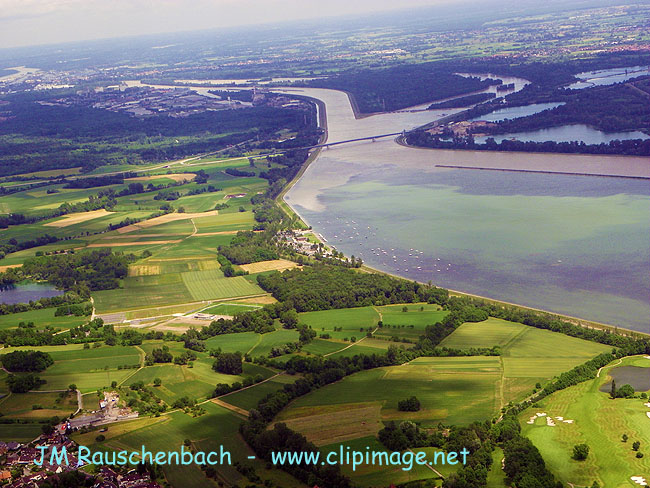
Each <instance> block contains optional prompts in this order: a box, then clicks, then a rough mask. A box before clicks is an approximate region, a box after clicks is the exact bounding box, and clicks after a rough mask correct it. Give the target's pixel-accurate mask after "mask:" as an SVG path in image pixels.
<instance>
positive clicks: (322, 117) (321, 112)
mask: <svg viewBox="0 0 650 488" xmlns="http://www.w3.org/2000/svg"><path fill="white" fill-rule="evenodd" d="M346 94H347V93H346ZM305 98H308V99H310V100H312V101H313V102H314V103H316V104H317V105H318V118H319V124H320V127H321V128H322V129H323V131H324V132H323V135H322V136H321V140H320V142H319V143H323V142H325V141H327V137H328V128H327V107H326V105H325V102H323V101H322V100H319V99H317V98H313V97H305ZM348 98H349V94H348ZM351 105H352V109H353V111H354V105H353V104H351ZM355 116H356V114H355ZM401 139H402V136H398V137H397V138H396V139H395V142H396V143H397V144H400V145H402V146H404V147H408V148H414V149H431V150H434V149H433V148H418V147H416V146H410V145H408V144H406V143H404V142H403V141H402V140H401ZM320 151H321V148H319V149H317V150H316V151H314V152H313V153H312V154H310V155H309V158H307V161H305V163H303V165H302V167H301V169H300V171H299V172H298V173H297V174H296V176H295V177H294V178H293V179H292V180H291V181H290V182H288V183H287V185H286V186H285V188H284V189H283V190H282V191H281V192H280V194H279V195H278V196H277V197H276V199H275V200H276V202H278V204H279V205H280V207H281V208H282V210H283V211H285V213H287V214H288V215H289V217H291V214H293V215H295V216H296V217H298V219H299V220H300V222H301V223H303V224H304V225H305V226H306V227H311V225H310V224H309V222H308V221H307V219H305V218H304V217H303V216H302V215H301V214H300V212H298V210H296V209H295V208H294V207H293V206H292V205H291V204H290V203H289V202H287V201H286V200H285V199H284V197H285V196H286V194H287V193H288V192H289V190H291V188H292V187H293V186H294V185H295V184H296V183H297V182H298V181H299V180H300V178H302V176H303V174H304V173H305V171H306V170H307V168H308V167H309V166H310V165H311V164H312V163H313V162H314V161H315V160H316V159H317V158H318V156H319V155H320ZM491 152H502V151H491ZM512 152H513V153H514V151H512ZM520 154H529V153H526V152H520ZM586 156H595V155H586ZM438 166H440V165H438ZM443 167H444V166H443ZM463 169H465V168H463ZM466 169H486V170H490V169H493V170H496V171H526V172H542V171H528V170H516V169H515V170H509V169H501V168H476V167H471V166H469V167H467V168H466ZM546 173H551V174H563V173H558V172H552V171H547V172H546ZM564 174H566V173H564ZM584 176H602V177H614V178H616V177H623V178H639V179H646V177H635V176H616V175H611V176H610V175H591V174H585V175H584ZM648 178H650V177H648ZM287 210H288V211H287ZM314 236H315V237H316V239H318V241H320V242H322V243H323V244H324V245H326V246H327V245H328V244H327V243H326V242H324V240H323V238H321V237H320V236H319V235H318V234H317V233H315V232H314ZM361 269H362V270H364V271H365V272H369V273H378V274H384V275H388V276H392V277H395V278H398V279H402V280H408V281H417V280H411V279H409V278H407V277H405V276H401V275H398V274H394V273H389V272H386V271H382V270H379V269H376V268H372V267H370V266H368V265H365V264H364V265H363V266H362V267H361ZM418 283H421V282H418ZM421 284H424V283H421ZM445 289H447V290H449V293H450V294H451V295H457V296H466V297H470V298H478V299H481V300H486V301H488V302H491V303H494V304H498V305H502V306H504V305H505V306H513V307H518V308H521V309H524V310H531V311H535V312H541V313H545V314H549V315H553V316H556V317H559V318H560V319H563V320H566V321H567V322H570V323H573V324H576V325H580V326H581V327H586V328H596V329H600V330H606V331H611V332H616V333H619V334H620V333H621V331H622V332H623V335H634V334H638V335H641V336H645V337H650V333H648V332H641V331H637V330H633V329H628V328H625V327H618V326H614V325H610V324H605V323H602V322H597V321H594V320H588V319H584V318H580V317H574V316H571V315H566V314H561V313H556V312H551V311H549V310H544V309H541V308H535V307H529V306H526V305H521V304H517V303H512V302H507V301H503V300H498V299H495V298H490V297H485V296H482V295H476V294H473V293H469V292H464V291H460V290H452V289H450V288H445Z"/></svg>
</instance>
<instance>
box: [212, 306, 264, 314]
mask: <svg viewBox="0 0 650 488" xmlns="http://www.w3.org/2000/svg"><path fill="white" fill-rule="evenodd" d="M259 308H261V307H260V306H259V305H245V304H237V303H220V304H219V305H214V306H212V307H208V308H204V309H203V310H201V313H209V314H213V315H235V314H238V313H244V312H250V311H251V310H258V309H259Z"/></svg>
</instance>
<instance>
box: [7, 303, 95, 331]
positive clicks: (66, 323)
mask: <svg viewBox="0 0 650 488" xmlns="http://www.w3.org/2000/svg"><path fill="white" fill-rule="evenodd" d="M82 305H85V304H82ZM55 312H56V308H42V309H40V310H29V311H27V312H19V313H12V314H8V315H0V329H10V328H13V327H18V324H19V323H20V322H25V323H27V322H34V326H35V327H36V328H37V329H43V328H45V327H47V326H50V327H53V328H55V329H70V328H72V327H78V326H80V325H82V324H85V323H86V322H88V321H89V320H90V317H76V316H74V315H69V316H63V317H55V316H54V313H55Z"/></svg>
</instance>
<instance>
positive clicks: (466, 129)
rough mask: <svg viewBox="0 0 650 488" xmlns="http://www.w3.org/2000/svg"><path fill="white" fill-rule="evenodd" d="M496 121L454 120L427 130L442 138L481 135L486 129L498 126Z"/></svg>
mask: <svg viewBox="0 0 650 488" xmlns="http://www.w3.org/2000/svg"><path fill="white" fill-rule="evenodd" d="M496 126H497V124H496V123H495V122H487V121H485V120H474V121H471V120H463V121H461V122H452V123H449V124H444V125H438V126H435V127H432V128H431V129H429V130H427V132H428V133H429V134H431V135H434V136H435V135H437V136H440V137H442V138H452V137H463V138H464V137H467V136H470V135H480V133H481V132H482V131H485V129H488V128H491V127H496Z"/></svg>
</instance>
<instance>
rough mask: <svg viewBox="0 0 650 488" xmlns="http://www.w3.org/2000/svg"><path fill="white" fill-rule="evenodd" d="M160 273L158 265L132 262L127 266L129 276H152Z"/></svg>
mask: <svg viewBox="0 0 650 488" xmlns="http://www.w3.org/2000/svg"><path fill="white" fill-rule="evenodd" d="M159 274H160V266H158V265H155V264H152V265H147V264H132V265H131V266H129V276H153V275H159Z"/></svg>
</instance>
